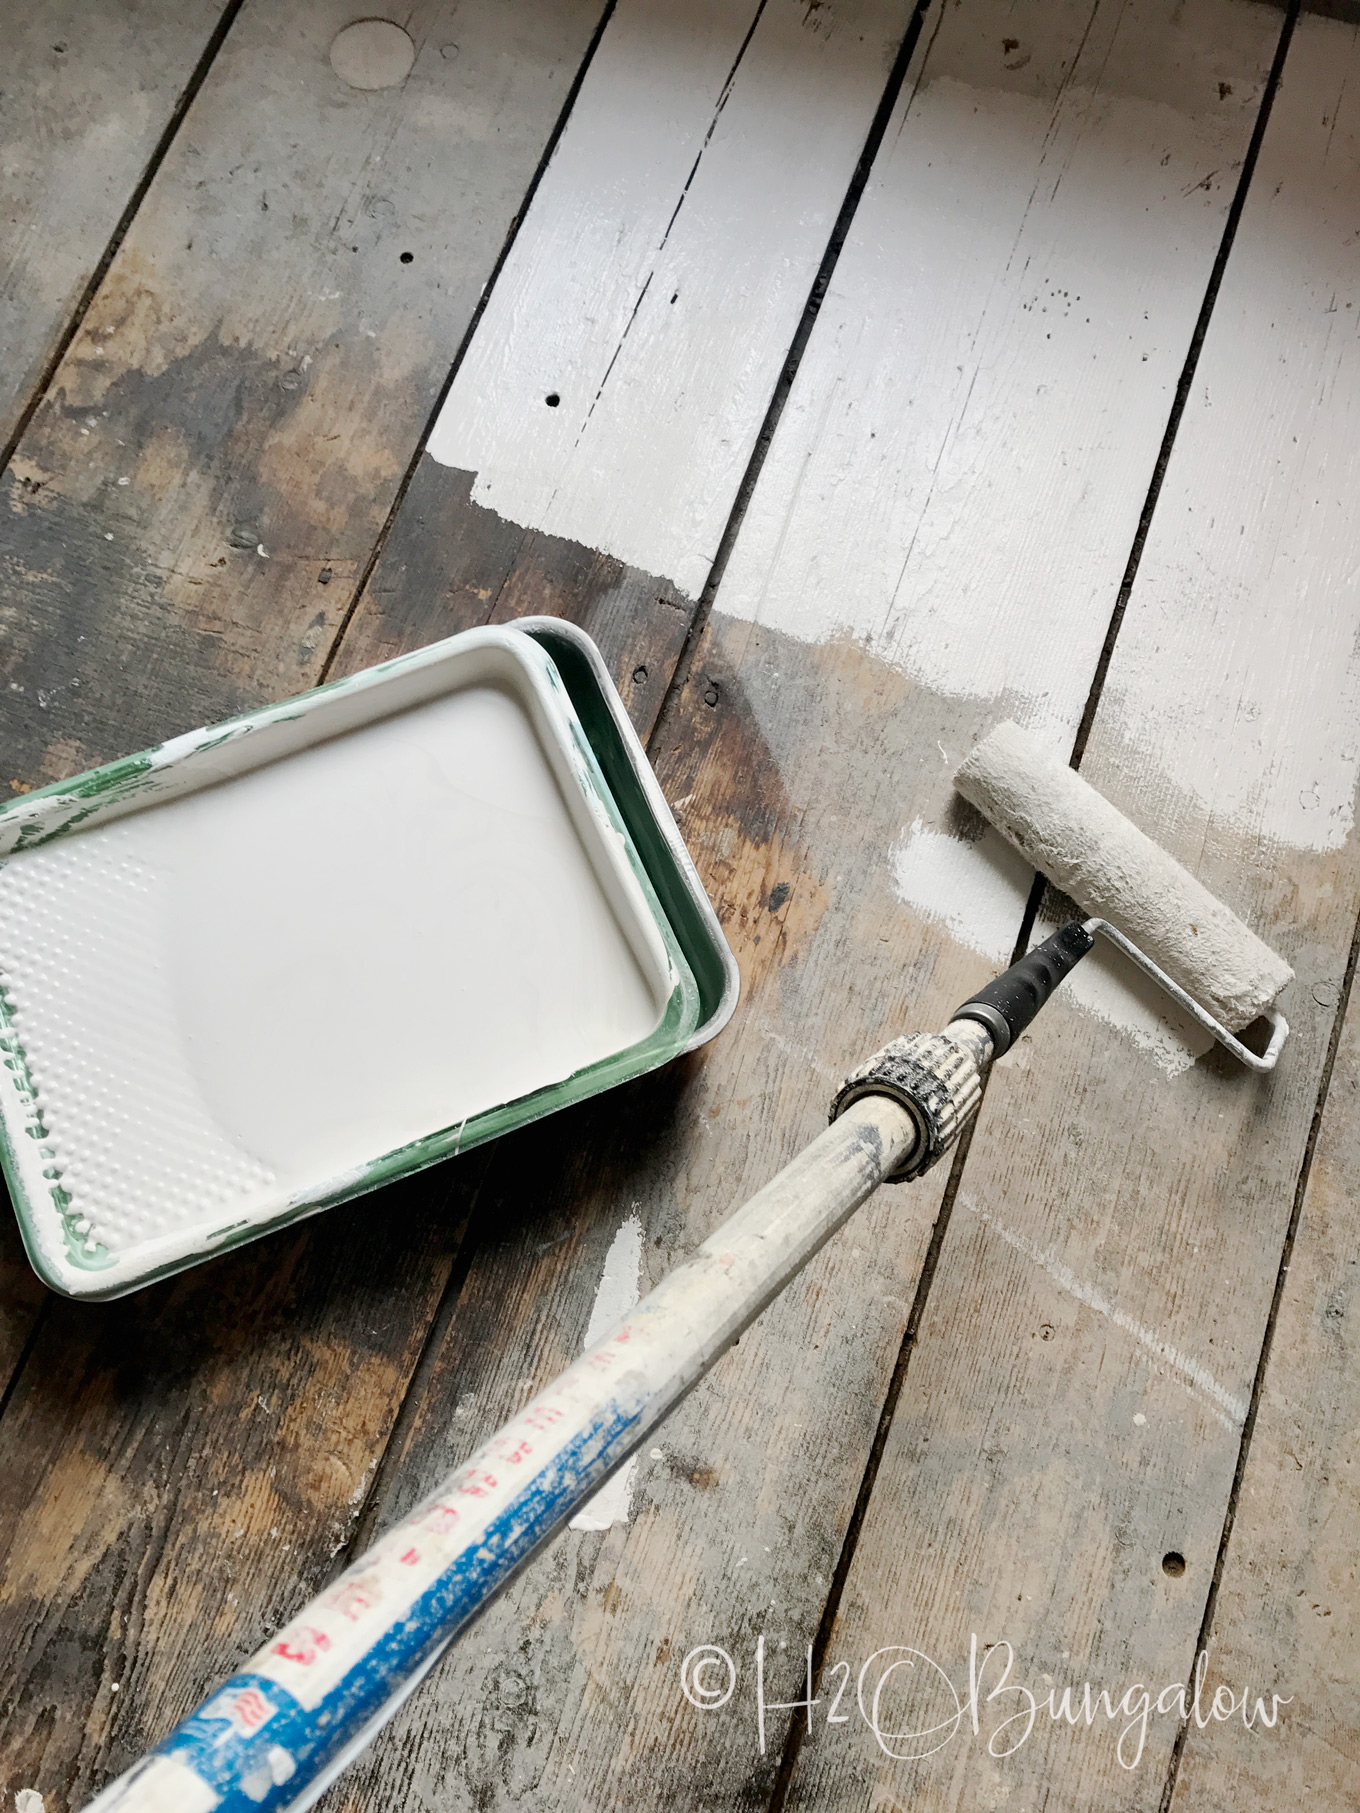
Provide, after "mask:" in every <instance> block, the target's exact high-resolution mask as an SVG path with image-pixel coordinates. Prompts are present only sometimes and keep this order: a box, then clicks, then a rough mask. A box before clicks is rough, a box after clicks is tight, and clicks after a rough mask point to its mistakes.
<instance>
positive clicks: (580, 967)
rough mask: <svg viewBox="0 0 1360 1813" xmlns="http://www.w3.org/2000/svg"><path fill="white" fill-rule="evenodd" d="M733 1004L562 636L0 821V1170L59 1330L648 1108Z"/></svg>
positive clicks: (504, 638) (626, 760) (644, 799)
mask: <svg viewBox="0 0 1360 1813" xmlns="http://www.w3.org/2000/svg"><path fill="white" fill-rule="evenodd" d="M736 992H737V975H736V966H735V963H734V962H733V958H732V954H731V952H730V951H729V950H728V948H727V944H726V942H725V940H724V939H723V936H722V933H721V931H720V929H719V927H718V923H717V920H716V918H715V916H714V914H713V910H712V908H711V906H710V905H709V902H708V900H707V898H706V897H705V895H704V892H703V889H702V887H701V885H700V883H699V880H698V877H697V875H696V874H695V871H694V867H693V864H692V863H691V862H690V859H689V855H688V852H687V851H686V850H685V847H684V844H683V842H682V840H681V838H680V834H679V832H678V830H677V829H676V826H675V822H674V820H673V818H672V817H671V814H670V812H669V810H668V808H667V806H666V803H665V801H664V799H663V798H662V795H661V791H660V788H659V787H658V786H657V783H656V780H655V777H654V776H653V774H652V772H651V769H650V768H649V767H648V765H647V760H646V757H645V756H644V754H643V752H642V748H641V746H640V744H639V743H638V740H637V738H636V736H635V735H634V733H633V729H632V726H631V724H630V723H629V721H628V717H627V714H626V713H625V711H624V709H623V706H622V704H621V703H620V700H619V698H618V695H617V693H616V692H615V690H614V687H613V685H612V683H611V682H610V679H609V677H608V674H607V673H606V671H605V668H604V665H603V663H602V661H601V660H600V656H599V653H598V651H597V650H596V648H595V646H594V644H593V643H592V642H591V641H590V639H589V638H588V637H587V636H585V635H584V634H582V632H581V631H579V630H577V629H575V628H574V627H573V626H572V625H570V624H567V623H562V622H558V621H557V620H555V619H548V618H533V619H530V620H527V621H524V622H522V623H520V624H518V625H516V626H514V627H507V628H488V629H479V630H471V631H469V632H468V633H467V634H465V635H461V636H455V637H452V638H451V639H450V640H449V641H447V642H441V643H437V644H435V645H434V646H433V647H431V648H426V649H421V650H420V651H418V652H417V653H415V654H412V655H407V656H404V657H402V658H401V659H400V660H397V661H391V662H387V663H385V664H384V665H383V666H381V667H375V668H371V669H369V670H368V671H367V672H365V673H361V674H356V675H354V676H353V677H352V678H350V679H346V680H341V681H338V682H336V683H335V684H334V685H331V686H325V687H322V688H320V689H319V690H318V691H316V692H311V693H306V694H304V695H302V696H301V697H300V698H296V699H290V700H288V701H287V702H286V703H284V704H282V705H277V706H272V707H270V708H269V709H267V710H264V711H257V712H253V713H251V714H250V715H249V716H246V717H241V718H235V719H233V720H231V721H230V722H229V723H225V724H219V725H215V726H213V727H211V728H208V729H205V730H196V731H191V732H189V733H188V734H187V735H185V736H181V737H176V738H174V739H173V740H172V741H171V742H168V743H165V744H162V745H161V746H160V747H159V748H157V749H153V750H150V751H148V752H147V753H146V754H144V755H139V756H132V757H129V758H128V759H127V760H125V761H121V762H114V763H112V764H110V765H109V766H108V767H105V768H97V769H94V770H93V771H91V772H90V773H88V774H83V775H79V776H77V778H76V779H74V780H71V781H64V782H62V783H60V784H59V785H57V786H55V787H49V788H46V789H45V790H44V791H43V792H41V793H30V794H27V795H25V796H24V797H22V798H21V799H18V800H15V801H14V802H13V803H12V804H10V805H7V806H5V807H4V808H3V809H0V1057H3V1070H0V1159H3V1164H4V1170H5V1175H6V1177H7V1179H8V1181H9V1186H10V1192H11V1195H12V1197H13V1201H14V1206H15V1210H16V1213H17V1215H18V1218H19V1224H20V1227H21V1228H22V1230H23V1237H24V1242H25V1245H26V1246H27V1249H28V1253H29V1257H30V1259H31V1260H32V1262H33V1265H34V1267H35V1269H36V1270H37V1272H38V1273H39V1275H40V1276H41V1277H42V1278H44V1279H45V1280H46V1282H47V1283H48V1284H50V1285H52V1286H53V1288H54V1289H56V1290H59V1291H62V1292H64V1293H65V1294H66V1295H68V1296H72V1297H90V1298H103V1297H114V1296H119V1295H121V1294H122V1293H124V1292H125V1291H129V1290H133V1289H136V1288H137V1287H138V1286H139V1285H142V1284H145V1283H147V1282H148V1281H149V1280H151V1279H152V1278H158V1277H162V1276H164V1275H165V1274H166V1273H169V1272H174V1271H178V1270H180V1269H181V1268H182V1267H184V1266H187V1265H192V1264H195V1263H197V1262H198V1261H199V1260H200V1259H204V1258H207V1257H209V1256H210V1255H211V1254H213V1253H216V1252H220V1251H221V1250H223V1249H224V1248H226V1247H231V1246H236V1245H239V1244H240V1243H241V1242H242V1241H245V1240H253V1239H255V1238H256V1237H257V1236H258V1235H260V1234H264V1233H268V1232H269V1231H270V1230H271V1229H273V1228H277V1227H280V1226H282V1225H283V1224H284V1223H286V1222H289V1221H293V1220H296V1219H297V1218H298V1217H300V1216H302V1215H310V1214H314V1213H315V1212H316V1211H317V1210H318V1209H323V1208H326V1207H328V1206H329V1205H330V1204H332V1203H336V1202H343V1201H345V1200H346V1199H347V1198H349V1197H351V1196H357V1195H359V1194H360V1193H361V1192H363V1191H365V1190H371V1189H374V1188H375V1187H376V1186H377V1185H379V1184H382V1183H386V1182H388V1181H389V1180H390V1179H393V1178H398V1177H405V1176H407V1175H408V1174H409V1173H411V1172H413V1171H418V1170H420V1169H422V1168H423V1167H424V1166H426V1165H430V1164H434V1163H435V1162H437V1161H438V1160H440V1159H443V1158H448V1157H451V1156H453V1155H455V1154H457V1153H458V1152H462V1151H467V1150H468V1149H469V1148H471V1147H472V1146H476V1145H480V1144H481V1143H482V1142H483V1141H485V1140H488V1139H494V1138H495V1137H496V1136H497V1135H499V1134H501V1133H505V1132H508V1131H509V1130H510V1129H511V1128H514V1127H520V1126H523V1125H524V1124H525V1123H526V1122H528V1121H531V1120H535V1119H537V1118H538V1117H539V1116H541V1115H544V1114H549V1113H551V1112H552V1111H553V1110H554V1109H555V1108H560V1107H564V1106H565V1105H566V1104H567V1103H569V1102H577V1101H580V1100H582V1099H583V1098H584V1097H586V1096H589V1095H594V1094H596V1093H597V1092H598V1091H600V1090H602V1089H608V1088H611V1087H612V1086H613V1085H614V1084H616V1083H621V1082H624V1081H626V1080H627V1079H629V1078H631V1077H636V1076H639V1075H640V1074H641V1073H642V1072H644V1071H647V1070H651V1069H654V1068H655V1067H656V1066H657V1065H660V1064H664V1063H666V1062H667V1061H668V1060H669V1059H670V1058H672V1057H674V1056H676V1055H677V1054H678V1053H679V1052H682V1051H687V1050H689V1049H691V1048H692V1047H693V1046H695V1045H698V1044H701V1043H702V1042H703V1041H704V1040H706V1039H709V1038H711V1037H712V1036H713V1035H714V1033H716V1032H717V1031H718V1030H719V1028H720V1027H722V1026H723V1025H724V1023H725V1022H726V1020H727V1018H728V1017H729V1015H730V1014H731V1012H732V1009H733V1007H734V1005H735V1003H736Z"/></svg>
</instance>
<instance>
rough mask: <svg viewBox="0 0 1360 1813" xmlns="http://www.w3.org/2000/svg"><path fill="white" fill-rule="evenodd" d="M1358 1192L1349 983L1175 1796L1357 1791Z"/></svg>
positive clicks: (1180, 1802)
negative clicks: (1231, 1704) (1225, 1688)
mask: <svg viewBox="0 0 1360 1813" xmlns="http://www.w3.org/2000/svg"><path fill="white" fill-rule="evenodd" d="M1358 1196H1360V1012H1358V1011H1357V1006H1356V1003H1355V998H1354V996H1352V1006H1351V1009H1350V1012H1349V1013H1348V1015H1347V1018H1346V1025H1345V1028H1344V1030H1343V1032H1342V1036H1341V1043H1340V1045H1339V1047H1338V1050H1337V1054H1336V1063H1335V1066H1334V1068H1333V1070H1332V1075H1331V1082H1330V1086H1329V1088H1328V1092H1327V1107H1326V1112H1325V1114H1324V1116H1323V1121H1322V1126H1321V1129H1320V1133H1319V1138H1318V1147H1317V1153H1316V1156H1315V1158H1314V1161H1313V1166H1312V1170H1311V1172H1310V1174H1309V1179H1308V1189H1307V1194H1306V1195H1305V1197H1304V1201H1303V1209H1302V1213H1301V1215H1300V1218H1299V1225H1298V1230H1297V1233H1296V1236H1295V1240H1294V1244H1293V1247H1292V1250H1291V1251H1290V1254H1289V1272H1288V1276H1287V1278H1286V1281H1285V1286H1284V1293H1283V1296H1282V1298H1281V1302H1280V1313H1279V1319H1278V1321H1277V1322H1276V1324H1275V1327H1274V1329H1273V1331H1272V1335H1271V1345H1270V1360H1269V1366H1268V1370H1267V1372H1266V1378H1265V1389H1264V1392H1263V1394H1262V1397H1261V1400H1260V1405H1259V1408H1258V1410H1257V1417H1256V1425H1255V1428H1254V1429H1253V1431H1252V1438H1251V1449H1250V1453H1249V1455H1248V1459H1247V1467H1246V1473H1245V1475H1244V1478H1243V1482H1242V1490H1241V1495H1240V1497H1239V1499H1238V1503H1237V1513H1236V1517H1235V1520H1234V1523H1233V1529H1232V1540H1231V1542H1230V1544H1229V1547H1228V1554H1227V1563H1226V1566H1225V1568H1224V1572H1223V1578H1222V1581H1221V1583H1220V1585H1219V1591H1218V1602H1217V1605H1216V1607H1215V1611H1214V1620H1213V1625H1212V1627H1211V1629H1210V1632H1209V1646H1210V1653H1211V1655H1212V1658H1213V1674H1212V1681H1211V1684H1210V1685H1211V1689H1212V1688H1216V1687H1217V1685H1218V1683H1219V1682H1230V1683H1232V1684H1233V1688H1234V1693H1233V1698H1234V1699H1235V1700H1236V1701H1237V1703H1238V1704H1237V1709H1236V1710H1235V1711H1228V1710H1227V1702H1226V1700H1224V1701H1220V1703H1219V1707H1218V1712H1219V1713H1220V1714H1223V1713H1225V1712H1227V1716H1226V1717H1222V1716H1219V1717H1215V1716H1213V1692H1212V1691H1209V1692H1206V1693H1205V1694H1204V1695H1203V1696H1202V1705H1201V1707H1200V1709H1199V1710H1200V1713H1201V1715H1202V1717H1201V1718H1194V1719H1192V1722H1191V1724H1190V1728H1189V1732H1188V1737H1187V1741H1186V1746H1185V1753H1184V1756H1183V1758H1182V1760H1181V1765H1180V1771H1179V1774H1178V1776H1177V1779H1176V1793H1175V1797H1174V1799H1173V1801H1172V1803H1171V1804H1172V1806H1173V1807H1194V1808H1197V1809H1199V1808H1202V1809H1204V1813H1219V1810H1220V1809H1222V1810H1223V1813H1228V1809H1236V1808H1239V1807H1248V1806H1254V1807H1270V1808H1275V1807H1281V1808H1284V1807H1290V1806H1296V1805H1298V1804H1299V1803H1301V1802H1303V1803H1305V1804H1307V1805H1308V1806H1309V1807H1315V1808H1319V1809H1323V1810H1324V1813H1332V1810H1333V1809H1335V1810H1336V1813H1343V1809H1347V1808H1350V1807H1353V1806H1354V1805H1355V1804H1356V1800H1357V1798H1360V1652H1357V1648H1356V1642H1355V1630H1356V1619H1357V1604H1356V1600H1357V1579H1356V1554H1355V1550H1356V1530H1357V1529H1358V1528H1360V1477H1358V1475H1360V1364H1357V1355H1356V1321H1357V1316H1358V1315H1360V1295H1358V1294H1357V1283H1358V1282H1360V1279H1357V1271H1360V1255H1358V1254H1357V1251H1356V1239H1355V1204H1356V1200H1357V1197H1358ZM1244 1694H1245V1696H1246V1704H1245V1707H1243V1705H1242V1700H1243V1696H1244ZM1258 1701H1259V1702H1261V1705H1262V1710H1260V1711H1258ZM1277 1701H1278V1703H1277Z"/></svg>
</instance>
